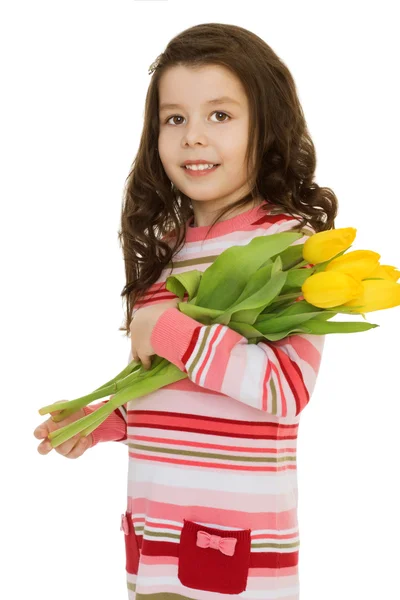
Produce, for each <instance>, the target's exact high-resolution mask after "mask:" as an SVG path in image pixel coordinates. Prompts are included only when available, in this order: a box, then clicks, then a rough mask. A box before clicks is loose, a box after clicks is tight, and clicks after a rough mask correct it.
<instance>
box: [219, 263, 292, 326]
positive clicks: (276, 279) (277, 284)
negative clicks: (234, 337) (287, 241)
mask: <svg viewBox="0 0 400 600" xmlns="http://www.w3.org/2000/svg"><path fill="white" fill-rule="evenodd" d="M266 268H267V269H269V267H266ZM286 277H287V273H285V272H283V271H278V272H277V273H275V275H273V276H272V277H271V278H270V280H269V281H267V282H266V283H264V285H262V287H261V288H259V289H258V290H257V291H256V292H255V293H254V294H252V295H251V296H249V297H248V298H244V299H243V300H242V301H241V302H239V303H237V304H235V305H234V306H233V307H231V308H229V310H227V311H225V312H224V314H223V315H221V316H220V317H218V318H217V319H215V321H214V322H215V323H222V322H224V323H225V324H227V323H229V321H230V320H231V319H232V318H233V316H234V320H235V321H239V322H241V323H249V324H253V323H254V322H255V320H256V319H257V317H258V315H259V314H260V313H261V311H262V310H264V309H265V308H266V306H268V304H269V303H270V302H272V300H274V298H276V296H277V295H278V294H279V292H280V291H281V289H282V287H283V285H284V283H285V281H286Z"/></svg>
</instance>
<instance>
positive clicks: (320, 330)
mask: <svg viewBox="0 0 400 600" xmlns="http://www.w3.org/2000/svg"><path fill="white" fill-rule="evenodd" d="M307 327H308V328H309V329H310V333H312V334H317V335H324V334H327V333H357V332H359V331H368V329H374V328H375V327H379V325H375V324H374V323H358V322H355V321H354V322H353V321H334V322H330V323H324V322H322V321H321V320H319V319H312V320H311V321H308V322H307Z"/></svg>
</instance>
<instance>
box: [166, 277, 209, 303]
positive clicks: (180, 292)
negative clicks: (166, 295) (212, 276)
mask: <svg viewBox="0 0 400 600" xmlns="http://www.w3.org/2000/svg"><path fill="white" fill-rule="evenodd" d="M202 276H203V273H202V272H201V271H199V270H198V269H193V271H186V272H184V273H178V274H177V275H170V276H169V277H167V280H166V283H165V287H166V289H167V290H168V291H169V292H171V293H172V294H175V296H178V297H179V300H181V301H182V300H183V297H184V295H185V292H187V293H188V294H189V299H188V300H189V301H190V300H192V298H193V297H194V296H195V295H196V294H197V290H198V287H199V285H200V281H201V278H202Z"/></svg>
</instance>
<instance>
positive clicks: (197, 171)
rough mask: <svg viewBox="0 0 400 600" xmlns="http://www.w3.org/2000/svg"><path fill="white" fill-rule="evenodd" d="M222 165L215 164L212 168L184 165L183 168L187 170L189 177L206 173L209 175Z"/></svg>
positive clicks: (201, 175)
mask: <svg viewBox="0 0 400 600" xmlns="http://www.w3.org/2000/svg"><path fill="white" fill-rule="evenodd" d="M219 166H220V165H219V164H218V165H214V166H213V167H212V168H211V169H209V168H207V169H201V170H198V169H196V170H195V169H187V168H186V167H182V169H183V170H184V171H185V173H186V174H187V175H189V177H203V176H204V175H208V174H209V173H214V171H216V170H217V169H218V167H219Z"/></svg>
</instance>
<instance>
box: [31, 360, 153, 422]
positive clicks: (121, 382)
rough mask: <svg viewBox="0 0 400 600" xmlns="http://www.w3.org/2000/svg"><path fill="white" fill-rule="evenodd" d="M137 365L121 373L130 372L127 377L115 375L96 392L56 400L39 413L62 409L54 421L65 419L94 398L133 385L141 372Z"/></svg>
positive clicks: (102, 396) (43, 413) (44, 413)
mask: <svg viewBox="0 0 400 600" xmlns="http://www.w3.org/2000/svg"><path fill="white" fill-rule="evenodd" d="M131 364H132V363H131ZM128 366H129V365H128ZM137 366H138V368H137V369H136V368H134V370H133V371H132V368H130V369H129V370H128V369H124V370H123V371H122V372H121V373H126V372H128V373H129V374H128V375H126V376H125V377H121V378H120V379H118V378H117V377H114V379H112V380H111V381H109V382H108V383H107V384H104V385H102V386H100V387H99V388H97V389H96V390H95V391H94V392H91V393H90V394H86V396H80V397H79V398H76V399H75V400H66V401H65V402H54V403H53V404H49V405H47V406H43V407H42V408H41V409H40V410H39V414H40V415H46V414H48V413H50V412H53V411H61V412H60V413H58V414H56V415H53V421H55V422H56V423H58V422H59V421H63V420H64V419H66V418H67V417H69V416H70V415H72V414H73V413H75V412H77V411H78V410H80V409H81V408H83V407H84V406H87V405H88V404H90V403H91V402H93V401H94V400H98V399H99V398H104V396H109V395H110V394H112V393H113V392H117V391H118V390H119V389H121V388H122V387H125V386H127V385H131V383H132V381H133V380H134V379H135V378H136V377H138V376H139V374H140V373H139V371H140V368H141V367H140V366H139V365H138V363H137ZM121 373H120V375H121Z"/></svg>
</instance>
